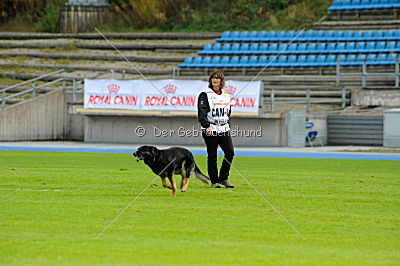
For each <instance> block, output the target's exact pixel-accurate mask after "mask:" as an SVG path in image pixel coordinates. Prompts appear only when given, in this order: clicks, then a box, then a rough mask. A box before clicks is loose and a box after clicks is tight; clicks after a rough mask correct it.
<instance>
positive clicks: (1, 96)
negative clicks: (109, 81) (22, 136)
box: [0, 69, 83, 110]
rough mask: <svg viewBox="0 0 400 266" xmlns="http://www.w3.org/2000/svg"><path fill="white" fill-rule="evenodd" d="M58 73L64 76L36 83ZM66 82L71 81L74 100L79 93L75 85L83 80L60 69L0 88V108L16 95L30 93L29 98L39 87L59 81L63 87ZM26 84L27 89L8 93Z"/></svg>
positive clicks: (33, 95)
mask: <svg viewBox="0 0 400 266" xmlns="http://www.w3.org/2000/svg"><path fill="white" fill-rule="evenodd" d="M60 73H63V74H64V76H63V77H60V78H56V79H54V80H52V81H49V82H47V83H44V84H42V85H37V82H38V81H41V80H43V79H44V78H49V77H52V76H54V75H56V74H60ZM67 82H71V83H72V98H73V101H74V102H76V100H77V94H78V93H80V92H79V91H78V89H77V86H78V83H79V82H83V80H79V81H77V79H76V78H67V77H66V76H65V70H64V69H61V70H58V71H54V72H51V73H48V74H45V75H42V76H39V77H36V78H33V79H30V80H27V81H24V82H21V83H19V84H16V85H12V86H9V87H7V88H5V89H2V90H0V104H1V110H4V109H5V108H6V106H7V101H10V100H11V99H15V98H16V97H18V96H22V95H28V94H30V96H31V98H35V97H36V96H37V93H38V91H39V90H40V89H43V88H46V87H48V86H51V85H53V84H56V83H61V84H62V87H63V88H64V89H65V88H66V87H67ZM26 84H30V88H29V89H26V90H23V91H20V92H16V93H13V94H11V95H10V93H12V90H15V89H17V88H19V87H21V86H24V85H26ZM7 94H9V95H7Z"/></svg>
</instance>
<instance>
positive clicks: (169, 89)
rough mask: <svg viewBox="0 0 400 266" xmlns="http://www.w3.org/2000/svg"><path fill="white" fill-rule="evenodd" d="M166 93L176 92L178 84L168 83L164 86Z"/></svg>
mask: <svg viewBox="0 0 400 266" xmlns="http://www.w3.org/2000/svg"><path fill="white" fill-rule="evenodd" d="M163 88H164V90H165V93H167V94H168V93H171V94H175V92H176V89H177V88H178V87H177V86H175V85H174V84H167V85H165V86H164V87H163Z"/></svg>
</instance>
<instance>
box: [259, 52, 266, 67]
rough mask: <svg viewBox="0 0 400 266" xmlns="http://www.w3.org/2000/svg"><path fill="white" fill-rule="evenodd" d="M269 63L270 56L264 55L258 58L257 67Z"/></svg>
mask: <svg viewBox="0 0 400 266" xmlns="http://www.w3.org/2000/svg"><path fill="white" fill-rule="evenodd" d="M267 65H268V57H267V56H265V55H262V56H260V57H259V58H258V63H257V67H266V66H267Z"/></svg>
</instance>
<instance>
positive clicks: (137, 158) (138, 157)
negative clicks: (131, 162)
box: [132, 152, 144, 162]
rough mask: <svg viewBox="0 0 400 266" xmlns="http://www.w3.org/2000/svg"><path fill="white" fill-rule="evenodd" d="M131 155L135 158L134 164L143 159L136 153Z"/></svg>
mask: <svg viewBox="0 0 400 266" xmlns="http://www.w3.org/2000/svg"><path fill="white" fill-rule="evenodd" d="M132 155H133V156H135V157H136V162H139V161H141V160H143V159H144V158H143V157H142V156H140V155H138V154H137V153H136V152H134V153H132Z"/></svg>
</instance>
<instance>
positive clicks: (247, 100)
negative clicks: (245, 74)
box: [224, 81, 262, 112]
mask: <svg viewBox="0 0 400 266" xmlns="http://www.w3.org/2000/svg"><path fill="white" fill-rule="evenodd" d="M261 86H262V83H261V81H253V82H250V83H249V82H248V81H227V82H226V84H225V89H224V90H225V91H226V92H228V93H229V94H230V95H231V97H232V99H231V106H232V112H258V104H259V102H260V92H261Z"/></svg>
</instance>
